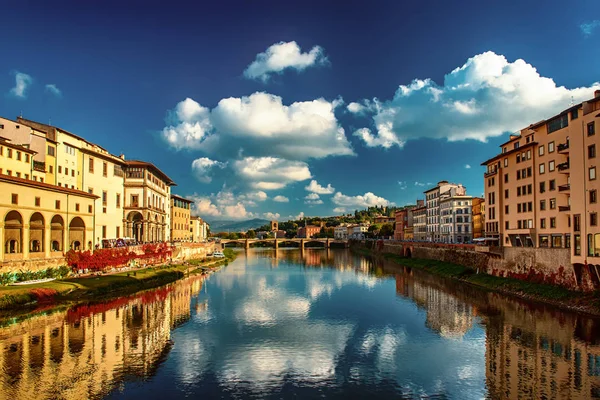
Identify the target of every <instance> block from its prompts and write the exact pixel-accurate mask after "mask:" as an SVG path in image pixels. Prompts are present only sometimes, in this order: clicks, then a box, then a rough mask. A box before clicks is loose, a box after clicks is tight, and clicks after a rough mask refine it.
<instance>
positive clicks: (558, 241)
mask: <svg viewBox="0 0 600 400" xmlns="http://www.w3.org/2000/svg"><path fill="white" fill-rule="evenodd" d="M552 247H555V248H558V247H562V237H560V236H559V235H552Z"/></svg>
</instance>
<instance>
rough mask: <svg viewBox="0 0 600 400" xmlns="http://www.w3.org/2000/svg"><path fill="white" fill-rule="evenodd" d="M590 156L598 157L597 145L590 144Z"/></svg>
mask: <svg viewBox="0 0 600 400" xmlns="http://www.w3.org/2000/svg"><path fill="white" fill-rule="evenodd" d="M588 158H596V145H595V144H592V145H590V146H588Z"/></svg>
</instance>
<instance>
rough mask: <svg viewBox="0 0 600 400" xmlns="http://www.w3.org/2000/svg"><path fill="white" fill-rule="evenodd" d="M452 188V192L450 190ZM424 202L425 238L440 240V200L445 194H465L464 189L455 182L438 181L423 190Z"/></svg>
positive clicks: (434, 240) (433, 240)
mask: <svg viewBox="0 0 600 400" xmlns="http://www.w3.org/2000/svg"><path fill="white" fill-rule="evenodd" d="M452 190H454V191H453V192H451V191H452ZM424 193H425V202H426V204H425V205H426V207H427V240H428V241H430V242H439V241H441V238H442V236H441V232H440V200H441V198H442V197H447V196H452V195H456V196H461V195H465V194H466V189H465V188H464V187H463V186H462V185H460V184H458V185H457V184H455V183H448V181H440V182H438V184H437V185H436V186H435V187H433V188H431V189H429V190H426V191H425V192H424Z"/></svg>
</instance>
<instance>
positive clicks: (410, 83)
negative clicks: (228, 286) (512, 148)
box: [0, 0, 600, 221]
mask: <svg viewBox="0 0 600 400" xmlns="http://www.w3.org/2000/svg"><path fill="white" fill-rule="evenodd" d="M91 3H92V2H75V1H72V2H68V1H60V0H59V1H55V2H43V1H39V2H34V1H18V2H17V1H9V2H8V3H7V4H4V5H3V10H2V16H3V18H2V20H3V22H2V24H0V50H1V53H0V54H2V57H0V116H3V117H6V118H11V119H15V118H16V117H17V116H18V115H23V117H25V118H28V119H33V120H37V121H40V122H44V123H51V124H52V125H55V126H58V127H61V128H63V129H66V130H68V131H70V132H73V133H75V134H78V135H80V136H83V137H85V138H86V139H87V140H89V141H91V142H94V143H98V144H99V145H101V146H103V147H105V148H106V149H108V150H109V151H110V152H112V153H113V154H117V155H118V154H121V153H123V154H125V157H126V158H127V159H141V160H145V161H150V162H152V163H154V164H155V165H156V166H158V167H159V168H160V169H161V170H162V171H164V172H165V173H166V174H167V175H168V176H169V177H171V178H172V179H173V180H174V181H175V182H176V183H177V186H175V187H173V188H172V189H173V192H174V193H177V194H179V195H182V196H185V197H188V198H190V199H192V200H194V211H195V213H196V214H198V215H200V216H202V217H204V218H205V219H207V220H209V221H210V220H219V219H222V220H231V219H238V220H243V219H250V218H266V219H280V220H286V219H288V218H294V217H298V216H329V215H339V214H341V213H345V212H353V211H354V210H355V209H362V208H365V207H367V206H375V205H378V206H381V205H397V206H403V205H406V204H414V203H415V202H416V199H419V198H423V191H424V190H426V189H428V188H430V187H432V186H433V185H435V184H436V183H437V182H438V181H440V180H448V181H450V182H455V183H462V184H463V185H465V186H466V188H467V193H468V194H471V195H474V196H481V195H482V193H483V191H484V189H483V167H481V166H480V164H481V163H482V162H483V161H485V160H486V159H488V158H490V157H492V156H494V155H496V154H497V153H498V152H499V147H498V146H499V145H500V144H501V143H503V142H505V141H506V140H507V139H508V134H509V133H510V132H515V131H518V130H519V129H521V128H524V127H525V126H527V125H529V124H530V123H533V122H537V121H539V120H541V119H544V118H548V117H551V116H552V115H554V114H556V113H558V112H560V111H562V110H563V109H565V108H568V107H569V105H570V104H571V102H581V101H583V100H586V99H589V98H591V97H593V92H594V90H595V89H600V52H599V51H598V48H599V43H600V5H598V2H597V0H580V1H578V4H577V7H572V6H566V5H565V3H564V2H563V1H559V0H545V1H538V0H531V1H527V2H521V1H504V2H494V3H493V4H488V3H490V2H481V1H470V0H466V1H461V2H443V1H427V0H425V1H421V2H413V1H410V2H409V1H371V2H364V1H346V2H344V3H343V5H342V3H339V2H333V1H331V2H324V1H303V2H293V1H289V2H281V1H252V2H247V1H237V2H236V1H220V2H179V1H170V2H163V1H131V2H116V1H111V0H109V1H104V2H95V4H91ZM451 3H453V4H451Z"/></svg>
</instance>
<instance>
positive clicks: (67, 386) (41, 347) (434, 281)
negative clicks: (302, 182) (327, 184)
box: [0, 249, 600, 399]
mask: <svg viewBox="0 0 600 400" xmlns="http://www.w3.org/2000/svg"><path fill="white" fill-rule="evenodd" d="M599 327H600V324H599V323H598V320H594V319H591V318H586V317H584V316H581V315H577V314H572V313H564V312H560V311H558V310H556V309H554V308H552V307H547V306H542V305H535V304H531V303H527V302H523V301H518V300H515V299H511V298H507V297H505V296H501V295H498V294H494V293H488V292H485V291H481V290H478V289H476V288H474V287H471V286H465V285H462V284H458V283H456V282H453V281H449V280H445V279H441V278H439V277H432V276H430V275H428V274H425V273H423V272H421V271H418V270H411V269H410V268H402V267H398V266H397V265H396V264H391V263H385V262H373V261H371V260H369V259H367V258H364V257H359V256H355V255H352V254H351V253H349V252H348V251H345V250H334V249H332V250H329V251H326V250H306V251H304V252H300V251H298V250H284V249H280V250H279V251H277V252H275V251H272V250H256V251H254V250H253V251H250V252H248V253H247V254H246V255H245V256H241V257H240V258H239V259H238V260H236V261H235V262H234V263H232V264H230V265H229V266H228V267H226V268H224V269H223V270H222V271H220V272H218V273H216V274H213V275H212V276H210V277H209V278H207V279H206V280H203V279H202V278H200V277H197V278H190V279H186V280H183V281H181V282H178V283H176V284H172V285H168V286H165V287H163V288H159V289H157V290H153V291H148V292H146V293H143V294H139V295H136V296H131V297H125V298H121V299H117V300H114V301H111V302H108V303H103V304H98V305H92V306H79V307H75V308H72V309H69V310H67V311H60V312H55V313H53V314H49V315H38V316H33V317H32V318H30V319H27V320H25V321H23V322H19V323H15V324H13V325H8V326H5V327H4V328H0V350H1V351H0V365H1V367H2V372H3V373H2V376H1V377H0V379H1V380H0V398H12V399H28V398H32V397H34V398H56V397H59V398H67V399H69V398H73V399H75V398H76V399H80V398H101V397H110V398H134V399H135V398H144V399H147V398H163V397H165V396H169V397H173V398H177V397H184V396H187V397H200V396H202V395H204V396H207V397H209V398H215V397H220V398H230V397H233V398H240V397H242V398H245V397H271V396H272V397H277V398H288V397H299V398H312V397H323V396H326V397H327V398H348V397H367V396H370V397H392V396H393V397H399V398H408V399H412V398H423V397H428V398H448V399H481V398H489V399H542V398H547V399H562V398H568V399H591V398H600V330H599V329H600V328H599ZM58 394H59V395H58Z"/></svg>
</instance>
